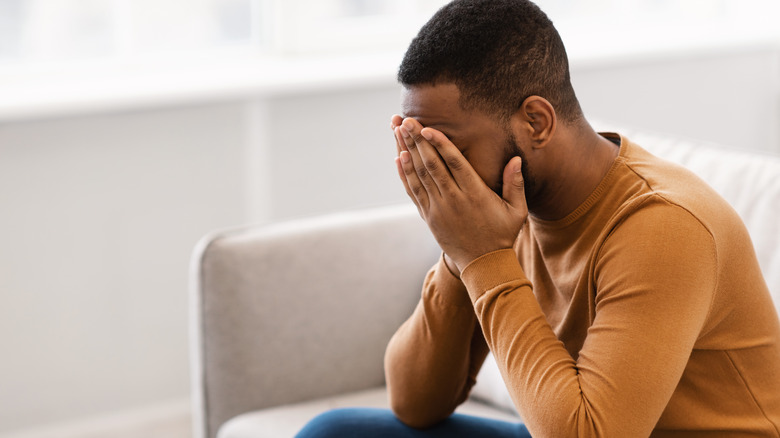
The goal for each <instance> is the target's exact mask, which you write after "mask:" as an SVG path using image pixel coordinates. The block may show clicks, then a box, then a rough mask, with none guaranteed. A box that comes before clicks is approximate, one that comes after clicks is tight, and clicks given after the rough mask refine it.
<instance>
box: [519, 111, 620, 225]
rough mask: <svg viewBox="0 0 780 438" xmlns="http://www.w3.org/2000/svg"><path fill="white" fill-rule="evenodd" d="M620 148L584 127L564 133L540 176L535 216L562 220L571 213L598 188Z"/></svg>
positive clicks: (531, 206) (532, 213)
mask: <svg viewBox="0 0 780 438" xmlns="http://www.w3.org/2000/svg"><path fill="white" fill-rule="evenodd" d="M619 151H620V148H619V147H618V146H617V145H616V144H615V143H613V142H612V141H610V140H608V139H606V138H604V137H602V136H601V135H600V134H598V133H597V132H595V131H594V130H593V129H592V128H591V127H590V126H589V125H587V123H585V124H584V126H581V127H577V128H572V129H568V130H566V131H565V132H561V140H560V142H559V143H558V144H557V145H556V147H555V150H550V151H549V152H551V153H552V155H551V157H549V158H550V159H551V161H550V166H548V167H547V168H546V169H545V170H544V171H545V174H544V175H538V177H539V183H540V186H539V189H540V190H539V193H538V196H536V197H535V199H534V202H533V205H529V211H530V213H531V215H532V216H533V217H535V218H538V219H542V220H558V219H563V218H564V217H566V216H568V215H569V214H571V213H572V212H573V211H574V210H575V209H577V207H579V206H580V205H581V204H582V203H583V202H585V200H586V199H587V198H588V196H590V194H591V193H593V191H594V190H595V189H596V187H598V185H599V184H600V183H601V181H602V180H603V179H604V177H605V176H606V175H607V173H609V169H610V168H611V167H612V164H613V163H614V161H615V158H617V156H618V154H619Z"/></svg>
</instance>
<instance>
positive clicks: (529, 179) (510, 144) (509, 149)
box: [491, 132, 538, 206]
mask: <svg viewBox="0 0 780 438" xmlns="http://www.w3.org/2000/svg"><path fill="white" fill-rule="evenodd" d="M514 157H520V159H521V160H523V164H522V165H521V166H520V171H521V172H522V174H523V185H524V188H525V200H526V204H528V205H529V206H530V205H531V204H532V202H533V199H534V197H535V196H536V191H537V189H538V188H537V186H536V180H534V177H533V175H531V173H530V171H529V170H528V161H527V160H526V159H525V154H524V153H523V151H522V150H521V149H520V146H518V145H517V141H516V140H515V136H514V134H512V133H511V132H508V133H507V137H506V144H505V145H504V159H503V160H502V163H503V164H504V167H503V168H502V169H501V170H502V172H501V178H500V179H499V180H498V181H497V182H496V184H495V185H494V187H491V189H493V191H494V192H496V194H497V195H498V196H500V197H503V196H504V194H503V190H504V173H503V170H504V169H506V165H507V164H509V161H510V160H512V158H514Z"/></svg>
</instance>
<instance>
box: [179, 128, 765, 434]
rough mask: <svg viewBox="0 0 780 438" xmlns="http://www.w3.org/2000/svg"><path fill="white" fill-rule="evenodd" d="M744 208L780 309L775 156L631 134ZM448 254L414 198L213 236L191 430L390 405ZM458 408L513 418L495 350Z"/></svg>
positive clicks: (199, 324)
mask: <svg viewBox="0 0 780 438" xmlns="http://www.w3.org/2000/svg"><path fill="white" fill-rule="evenodd" d="M622 132H623V133H624V134H627V135H628V137H629V138H631V139H632V140H634V141H636V142H638V143H639V144H640V145H642V146H643V147H645V148H646V149H648V150H650V151H651V152H653V153H655V154H656V155H658V156H661V157H664V158H666V159H668V160H670V161H674V162H677V163H680V164H682V165H684V166H686V167H688V168H689V169H691V170H693V171H694V172H695V173H697V174H698V175H699V176H700V177H702V178H703V179H704V180H705V181H707V182H708V183H709V184H710V185H711V186H713V188H715V189H716V190H717V191H718V192H719V193H721V195H723V196H724V197H725V198H726V199H727V200H728V201H729V202H730V203H731V204H732V206H733V207H734V208H735V209H736V210H737V211H738V212H739V214H740V215H741V216H742V218H743V220H744V221H745V223H746V225H747V227H748V230H749V231H750V234H751V236H752V239H753V243H754V246H755V249H756V252H757V254H758V257H759V261H760V263H761V267H762V270H763V272H764V276H765V279H766V281H767V283H768V284H769V289H770V291H771V292H772V296H773V298H774V299H775V302H776V303H780V301H779V300H780V219H778V218H779V217H780V156H774V155H769V154H762V153H755V152H747V151H743V150H736V149H729V148H724V147H721V146H717V145H711V144H704V143H701V142H696V141H690V140H684V139H676V138H669V137H663V136H657V135H651V134H646V133H642V132H638V131H634V130H629V131H626V130H623V131H622ZM439 254H440V251H439V249H438V247H437V246H436V243H435V242H434V240H433V239H432V237H431V236H430V234H429V232H428V230H427V228H426V226H425V224H424V223H423V222H422V220H420V219H419V217H418V216H417V212H416V210H415V209H414V208H413V207H412V206H411V205H410V204H408V205H401V206H389V207H384V208H375V209H371V210H364V211H353V212H346V213H340V214H334V215H328V216H324V217H318V218H311V219H303V220H296V221H288V222H285V223H280V224H273V225H266V226H249V227H241V228H233V229H228V230H222V231H217V232H214V233H211V234H209V235H208V236H206V237H204V238H203V239H202V240H201V241H200V243H199V244H198V246H197V248H196V250H195V252H194V255H193V259H192V265H191V292H190V293H191V316H190V322H191V327H190V333H191V365H192V366H191V369H192V397H193V414H194V415H193V418H194V431H195V436H196V437H198V438H203V437H209V438H211V437H215V436H218V437H220V438H244V437H246V438H248V437H255V438H262V437H275V438H283V437H290V436H293V435H294V434H295V432H296V431H297V430H298V429H299V428H300V427H301V426H302V425H303V424H305V422H306V421H308V420H309V419H310V418H312V417H313V416H315V415H316V414H317V413H319V412H322V411H324V410H327V409H330V408H334V407H343V406H387V401H386V393H385V390H384V388H383V383H384V373H383V367H382V362H383V354H384V348H385V345H386V344H387V341H388V340H389V338H390V336H391V335H392V334H393V332H394V331H395V329H396V328H397V327H398V326H399V325H400V324H401V322H402V321H403V320H404V319H405V318H407V317H408V316H409V315H410V314H411V312H412V309H413V308H414V306H415V304H416V302H417V300H418V297H419V293H420V288H421V284H422V279H423V276H424V274H425V272H426V271H427V270H428V268H429V267H430V266H431V265H433V264H434V262H435V261H436V259H437V257H438V256H439ZM459 412H465V413H472V414H477V415H484V416H489V417H494V418H503V419H509V420H515V421H519V420H520V419H519V418H518V417H517V414H516V413H515V412H514V410H513V408H512V404H511V400H510V399H509V396H508V394H507V392H506V389H505V388H504V387H503V383H502V381H501V377H500V375H499V374H498V370H497V368H496V367H495V363H494V361H492V358H491V357H488V360H487V362H486V364H485V366H484V367H483V369H482V371H481V372H480V375H479V376H478V382H477V385H476V386H475V388H474V390H473V391H472V395H471V397H470V399H469V400H468V401H467V402H466V403H465V404H464V405H463V406H461V407H460V408H459Z"/></svg>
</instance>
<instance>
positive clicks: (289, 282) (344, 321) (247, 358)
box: [191, 206, 440, 437]
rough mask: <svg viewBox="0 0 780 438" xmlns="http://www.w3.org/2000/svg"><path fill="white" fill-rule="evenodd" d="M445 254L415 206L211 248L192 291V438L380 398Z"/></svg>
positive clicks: (245, 236)
mask: <svg viewBox="0 0 780 438" xmlns="http://www.w3.org/2000/svg"><path fill="white" fill-rule="evenodd" d="M439 254H440V250H439V249H438V246H437V245H436V243H435V241H434V240H433V239H432V238H431V237H430V233H429V232H428V230H427V228H426V227H425V224H424V223H423V222H422V220H420V218H419V216H418V215H417V212H416V210H414V209H413V208H411V207H410V206H402V207H388V208H382V209H377V210H371V211H362V212H353V213H344V214H338V215H333V216H329V217H326V218H316V219H308V220H301V221H293V222H288V223H285V224H281V225H271V226H266V227H256V228H254V227H250V228H240V229H235V230H228V231H223V232H217V233H214V234H212V235H209V236H206V237H205V238H204V239H203V240H202V241H201V243H200V244H199V247H198V249H197V250H196V252H195V255H194V257H193V265H192V279H191V288H192V292H191V295H192V300H191V303H192V309H191V324H192V326H191V340H192V346H191V348H192V359H191V361H192V374H193V376H192V379H193V394H192V395H193V399H194V403H195V406H194V414H195V421H196V424H195V431H196V436H198V437H203V436H208V437H213V436H215V435H216V431H217V429H218V428H219V426H220V425H221V424H222V423H224V422H225V421H227V420H229V419H230V418H232V417H234V416H236V415H239V414H242V413H245V412H249V411H253V410H258V409H264V408H268V407H272V406H278V405H283V404H288V403H294V402H298V401H303V400H311V399H316V398H320V397H326V396H330V395H334V394H342V393H346V392H351V391H357V390H362V389H367V388H375V387H378V386H381V385H382V384H383V382H384V372H383V366H382V361H383V356H384V349H385V345H386V344H387V341H388V340H389V339H390V336H392V334H393V332H395V330H396V328H397V327H398V326H399V325H400V324H401V322H403V320H404V319H406V318H407V317H408V316H409V314H411V311H412V309H413V308H414V306H415V304H416V302H417V300H418V297H419V294H420V287H421V285H422V279H423V277H424V275H425V272H426V271H427V270H428V268H430V266H432V265H433V264H434V263H435V262H436V260H437V257H438V256H439Z"/></svg>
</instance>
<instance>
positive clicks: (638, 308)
mask: <svg viewBox="0 0 780 438" xmlns="http://www.w3.org/2000/svg"><path fill="white" fill-rule="evenodd" d="M620 142H621V148H620V155H619V156H618V158H617V159H616V160H615V162H614V164H613V166H612V168H611V169H610V171H609V173H608V174H607V175H606V177H605V178H604V179H603V181H602V182H601V183H600V185H599V186H598V187H597V188H596V190H595V191H594V192H593V193H592V194H591V195H590V197H588V199H587V200H586V201H585V202H584V203H583V204H582V205H581V206H580V207H579V208H577V209H576V210H575V211H574V212H572V213H571V214H570V215H569V216H567V217H566V218H564V219H562V220H559V221H554V222H548V221H542V220H538V219H534V218H529V222H528V224H527V225H526V226H525V227H524V228H523V230H522V231H521V235H520V238H519V239H518V244H517V247H516V248H515V251H512V250H510V249H507V250H502V251H497V252H493V253H490V254H486V255H484V256H482V257H480V258H478V259H476V260H474V261H473V262H472V263H471V264H469V265H468V266H467V267H466V268H465V269H464V270H463V272H462V275H461V279H460V280H459V279H458V278H456V277H455V276H453V275H452V273H450V272H449V271H448V270H447V268H446V265H445V264H444V263H443V262H442V261H440V262H439V264H438V265H437V266H435V267H434V268H433V269H432V270H431V271H430V272H429V274H428V276H427V277H426V280H425V284H424V287H423V293H422V298H421V300H420V302H419V304H418V306H417V308H416V310H415V311H414V313H413V314H412V316H411V317H410V318H409V319H408V320H407V321H406V322H405V323H404V324H403V325H402V326H401V327H400V328H399V329H398V331H397V333H396V334H395V336H394V337H393V338H392V340H391V341H390V344H389V345H388V348H387V353H386V357H385V369H386V376H387V384H388V389H389V392H390V402H391V406H392V407H393V409H394V410H395V411H396V413H397V415H398V416H399V418H400V419H401V420H403V421H405V422H406V423H408V424H410V425H413V426H420V427H423V426H426V425H430V424H432V423H435V422H437V421H439V420H441V419H443V418H445V417H446V416H447V415H449V414H450V413H451V412H452V411H453V410H454V409H455V407H456V406H457V405H458V404H460V403H462V402H463V401H464V400H465V398H466V397H467V396H468V392H469V390H470V389H471V387H472V386H473V384H474V382H475V377H476V375H477V372H478V371H479V368H480V367H481V365H482V362H483V361H484V358H485V356H486V354H487V351H488V348H489V349H490V351H492V352H493V354H494V356H495V358H496V362H497V363H498V366H499V369H500V371H501V375H502V376H503V378H504V382H505V383H506V385H507V387H508V389H509V393H510V395H511V396H512V400H513V401H514V404H515V407H516V408H517V410H518V412H519V413H520V414H521V416H522V418H523V420H524V422H525V423H526V425H527V427H528V429H529V431H530V432H531V434H532V435H533V436H534V437H535V438H543V437H552V438H563V437H596V436H599V437H621V438H622V437H646V436H654V437H655V436H657V437H681V436H685V437H688V436H690V437H700V436H707V437H748V436H750V437H757V436H765V437H780V432H779V431H780V324H778V317H777V313H776V311H775V307H774V305H773V303H772V300H771V298H770V295H769V292H768V290H767V286H766V283H765V282H764V280H763V277H762V275H761V272H760V270H759V266H758V263H757V261H756V257H755V252H754V250H753V246H752V244H751V241H750V237H749V236H748V233H747V231H746V229H745V227H744V225H743V224H742V221H741V220H740V218H739V217H738V216H737V214H736V212H734V210H733V209H732V208H731V207H730V206H729V205H728V204H727V203H726V202H725V201H724V200H723V199H722V198H721V197H720V196H719V195H717V194H716V193H715V192H714V191H713V190H712V189H711V188H709V187H708V186H707V185H706V184H705V183H704V182H702V181H701V180H700V179H698V178H697V177H696V176H694V175H693V174H692V173H691V172H689V171H687V170H685V169H683V168H681V167H679V166H676V165H673V164H670V163H667V162H665V161H662V160H660V159H658V158H656V157H654V156H652V155H651V154H649V153H648V152H646V151H644V150H643V149H641V148H640V147H639V146H637V145H635V144H633V143H631V142H630V141H629V140H628V139H626V138H621V139H620Z"/></svg>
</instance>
